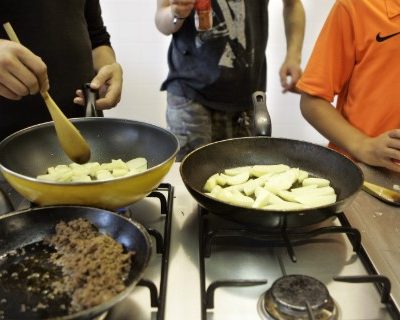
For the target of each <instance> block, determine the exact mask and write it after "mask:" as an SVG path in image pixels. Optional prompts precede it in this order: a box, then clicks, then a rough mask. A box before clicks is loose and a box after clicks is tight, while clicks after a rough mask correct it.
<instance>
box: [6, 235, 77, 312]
mask: <svg viewBox="0 0 400 320" xmlns="http://www.w3.org/2000/svg"><path fill="white" fill-rule="evenodd" d="M53 252H55V250H54V249H53V248H52V247H50V246H49V245H47V244H46V243H44V242H43V241H41V242H36V243H33V244H29V245H27V246H24V247H22V248H19V249H16V250H13V251H11V252H9V253H7V254H6V255H4V256H2V257H0V320H2V319H43V318H49V317H57V316H64V315H66V314H68V306H69V305H70V301H71V299H70V297H68V296H67V295H65V294H57V293H56V292H55V291H54V288H53V284H54V283H56V282H58V281H60V280H61V279H62V277H63V275H62V271H61V267H58V266H56V265H55V264H53V263H52V262H51V261H50V255H51V254H52V253H53Z"/></svg>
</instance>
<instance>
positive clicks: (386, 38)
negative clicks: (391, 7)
mask: <svg viewBox="0 0 400 320" xmlns="http://www.w3.org/2000/svg"><path fill="white" fill-rule="evenodd" d="M398 34H400V32H396V33H392V34H389V35H387V36H384V37H383V36H381V33H380V32H379V33H378V34H377V35H376V41H378V42H383V41H386V40H388V39H390V38H392V37H394V36H397V35H398Z"/></svg>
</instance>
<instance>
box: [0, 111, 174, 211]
mask: <svg viewBox="0 0 400 320" xmlns="http://www.w3.org/2000/svg"><path fill="white" fill-rule="evenodd" d="M71 121H72V122H73V123H74V125H75V126H76V127H77V128H78V130H79V131H80V132H81V133H82V135H83V136H84V137H85V139H86V140H87V141H88V143H89V144H90V147H91V151H92V157H91V159H90V161H92V162H93V161H97V162H99V163H105V162H110V161H111V160H112V159H122V160H124V161H128V160H130V159H133V158H136V157H144V158H146V159H147V161H148V167H149V169H148V170H147V171H145V172H143V173H140V174H137V175H132V176H128V177H121V178H117V179H113V180H107V181H93V182H83V183H82V182H81V183H60V182H44V181H40V180H37V179H36V176H37V175H39V174H45V173H46V171H47V168H48V167H51V166H55V165H59V164H68V163H70V162H71V161H70V160H69V158H68V157H67V156H66V155H65V154H64V152H63V151H62V149H61V147H60V146H59V143H58V140H57V136H56V133H55V130H54V125H53V122H47V123H42V124H38V125H34V126H32V127H28V128H25V129H22V130H20V131H18V132H16V133H14V134H12V135H10V136H9V137H7V138H6V139H4V140H3V141H2V142H1V143H0V170H1V172H2V173H3V175H4V177H5V179H6V180H7V181H8V182H9V183H10V184H11V185H12V186H13V187H14V189H15V190H16V191H18V192H19V193H20V194H21V195H23V196H24V197H25V198H27V199H28V200H30V201H31V202H33V203H35V204H37V205H39V206H49V205H84V206H91V207H97V208H104V209H109V210H115V209H117V208H120V207H123V206H126V205H127V204H131V203H134V202H136V201H138V200H140V199H142V198H144V197H145V196H146V195H148V194H149V193H150V192H151V191H152V190H153V189H155V188H156V187H157V186H158V185H159V184H160V182H161V180H162V179H163V177H164V176H165V175H166V174H167V173H168V171H169V170H170V168H171V166H172V164H173V163H174V161H175V156H176V153H177V151H178V148H179V143H178V140H177V138H176V137H175V136H174V135H173V134H172V133H170V132H169V131H167V130H165V129H162V128H159V127H157V126H154V125H151V124H147V123H143V122H138V121H133V120H125V119H113V118H101V117H88V118H76V119H71Z"/></svg>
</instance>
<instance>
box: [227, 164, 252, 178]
mask: <svg viewBox="0 0 400 320" xmlns="http://www.w3.org/2000/svg"><path fill="white" fill-rule="evenodd" d="M250 169H251V166H246V167H235V168H230V169H225V170H224V173H225V174H226V175H228V176H236V175H238V174H239V173H243V172H249V173H250Z"/></svg>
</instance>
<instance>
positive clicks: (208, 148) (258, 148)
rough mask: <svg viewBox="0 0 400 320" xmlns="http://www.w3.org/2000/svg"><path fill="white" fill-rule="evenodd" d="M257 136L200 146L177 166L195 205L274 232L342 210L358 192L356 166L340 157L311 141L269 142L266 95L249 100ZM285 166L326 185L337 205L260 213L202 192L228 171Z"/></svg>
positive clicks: (359, 177)
mask: <svg viewBox="0 0 400 320" xmlns="http://www.w3.org/2000/svg"><path fill="white" fill-rule="evenodd" d="M253 101H254V107H255V115H256V128H257V133H256V134H260V133H261V134H262V136H254V137H244V138H235V139H228V140H223V141H218V142H214V143H211V144H208V145H205V146H203V147H200V148H198V149H196V150H194V151H193V152H191V153H190V154H188V155H187V156H186V157H185V158H184V159H183V161H182V163H181V165H180V174H181V177H182V180H183V182H184V184H185V186H186V188H187V189H188V191H189V192H190V193H191V195H192V196H193V197H194V198H195V199H196V200H197V202H198V203H199V204H200V205H201V206H202V207H204V208H205V209H207V210H208V211H209V212H211V213H212V214H216V215H219V216H221V217H223V218H225V219H228V220H232V221H235V222H238V223H241V224H243V225H246V226H249V227H251V228H253V229H261V230H267V229H269V230H279V229H282V228H287V229H291V228H298V227H304V226H309V225H312V224H316V223H320V222H322V221H324V220H326V219H328V218H331V217H332V216H334V215H335V214H336V213H338V212H341V211H343V210H344V208H345V207H346V206H347V205H348V204H349V203H350V202H351V201H352V200H353V199H354V197H355V196H356V194H357V192H358V191H359V190H360V189H361V186H362V184H363V180H364V176H363V173H362V171H361V169H360V168H359V167H358V165H357V164H356V163H355V162H353V161H352V160H350V159H349V158H347V157H345V156H344V155H342V154H340V153H338V152H336V151H334V150H331V149H329V148H327V147H324V146H321V145H317V144H313V143H310V142H305V141H300V140H293V139H286V138H272V137H269V136H268V135H269V134H270V133H271V120H270V117H269V114H268V110H267V107H266V103H265V94H264V93H263V92H257V93H255V94H254V96H253ZM266 164H267V165H268V164H286V165H288V166H290V167H295V168H300V169H302V170H306V171H308V172H309V173H310V174H311V175H312V176H316V177H320V178H325V179H328V180H330V181H331V185H332V187H333V188H334V189H335V192H336V194H337V201H336V202H335V203H333V204H330V205H324V206H320V207H315V208H308V209H299V210H291V211H281V210H261V209H255V208H248V207H242V206H236V205H232V204H228V203H226V202H222V201H219V200H217V199H215V198H213V197H210V196H208V195H206V194H205V193H204V190H203V186H204V184H205V182H206V181H207V179H208V178H209V177H210V176H212V175H213V174H215V173H217V172H223V171H224V170H225V169H227V168H234V167H242V166H249V165H266Z"/></svg>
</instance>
